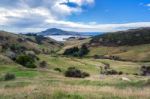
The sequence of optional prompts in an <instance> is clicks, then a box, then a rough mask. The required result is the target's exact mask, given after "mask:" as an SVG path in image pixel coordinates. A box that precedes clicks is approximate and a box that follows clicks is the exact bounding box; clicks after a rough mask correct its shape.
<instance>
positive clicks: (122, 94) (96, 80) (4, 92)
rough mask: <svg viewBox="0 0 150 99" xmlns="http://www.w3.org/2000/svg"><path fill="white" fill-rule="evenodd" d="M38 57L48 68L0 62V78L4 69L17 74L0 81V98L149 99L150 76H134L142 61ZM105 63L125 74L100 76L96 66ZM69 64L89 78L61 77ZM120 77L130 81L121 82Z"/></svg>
mask: <svg viewBox="0 0 150 99" xmlns="http://www.w3.org/2000/svg"><path fill="white" fill-rule="evenodd" d="M39 58H40V60H45V61H47V62H48V67H47V68H43V69H42V68H36V69H27V68H24V67H22V66H20V65H17V64H15V63H10V64H7V65H5V64H3V63H2V64H0V75H1V77H2V76H3V75H4V74H5V73H7V72H10V73H14V74H15V75H16V79H15V80H11V81H3V80H1V81H0V99H150V81H149V80H148V79H149V78H148V77H142V76H136V75H133V74H134V73H138V72H139V68H140V66H141V64H143V63H135V62H122V61H113V60H106V59H98V60H95V59H92V58H83V59H79V58H72V57H63V56H59V57H58V56H50V55H39ZM104 62H105V63H109V64H110V67H111V68H113V69H115V70H118V71H123V72H124V75H114V76H112V75H109V76H106V75H100V68H99V66H103V65H104V64H103V63H104ZM148 64H149V63H148ZM71 66H74V67H77V68H79V69H81V70H83V71H86V72H88V73H90V77H87V78H84V79H80V78H67V77H64V71H65V70H67V68H68V67H71ZM55 68H60V69H61V70H62V72H58V71H55V70H54V69H55ZM122 77H127V78H129V79H130V80H131V81H123V80H121V78H122Z"/></svg>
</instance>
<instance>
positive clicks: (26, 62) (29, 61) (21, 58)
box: [16, 55, 36, 68]
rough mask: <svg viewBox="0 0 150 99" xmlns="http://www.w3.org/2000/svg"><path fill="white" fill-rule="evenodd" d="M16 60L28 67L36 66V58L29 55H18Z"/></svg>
mask: <svg viewBox="0 0 150 99" xmlns="http://www.w3.org/2000/svg"><path fill="white" fill-rule="evenodd" d="M16 62H17V63H19V64H21V65H23V66H24V67H27V68H36V65H35V60H34V59H33V58H31V57H30V56H28V55H20V56H18V57H17V58H16Z"/></svg>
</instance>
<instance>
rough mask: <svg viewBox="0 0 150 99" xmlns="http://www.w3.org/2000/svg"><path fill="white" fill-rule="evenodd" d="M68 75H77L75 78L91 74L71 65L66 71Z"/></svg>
mask: <svg viewBox="0 0 150 99" xmlns="http://www.w3.org/2000/svg"><path fill="white" fill-rule="evenodd" d="M65 76H66V77H75V78H85V77H87V76H90V75H89V74H88V73H86V72H82V71H81V70H79V69H77V68H75V67H69V68H68V70H67V71H66V72H65Z"/></svg>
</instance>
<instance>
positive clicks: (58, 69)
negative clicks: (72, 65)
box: [54, 68, 62, 72]
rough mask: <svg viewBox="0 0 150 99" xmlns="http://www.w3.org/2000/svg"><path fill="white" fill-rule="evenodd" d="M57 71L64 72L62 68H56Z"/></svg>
mask: <svg viewBox="0 0 150 99" xmlns="http://www.w3.org/2000/svg"><path fill="white" fill-rule="evenodd" d="M54 70H55V71H58V72H62V70H61V69H60V68H54Z"/></svg>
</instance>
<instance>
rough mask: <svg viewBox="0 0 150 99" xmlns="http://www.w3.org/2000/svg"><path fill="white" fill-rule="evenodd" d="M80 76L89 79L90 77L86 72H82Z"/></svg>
mask: <svg viewBox="0 0 150 99" xmlns="http://www.w3.org/2000/svg"><path fill="white" fill-rule="evenodd" d="M82 75H83V77H89V76H90V74H89V73H87V72H83V73H82Z"/></svg>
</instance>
